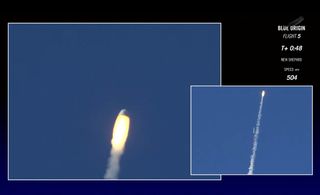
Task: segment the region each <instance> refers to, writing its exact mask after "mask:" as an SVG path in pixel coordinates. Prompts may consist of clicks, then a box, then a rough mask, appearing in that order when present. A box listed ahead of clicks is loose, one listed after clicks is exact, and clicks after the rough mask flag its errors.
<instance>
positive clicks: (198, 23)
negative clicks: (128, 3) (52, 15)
mask: <svg viewBox="0 0 320 195" xmlns="http://www.w3.org/2000/svg"><path fill="white" fill-rule="evenodd" d="M19 24H22V25H28V24H31V25H43V24H44V25H108V24H112V25H126V24H129V25H150V24H152V25H171V24H172V25H180V24H182V25H190V24H191V25H210V24H213V25H217V24H218V25H219V31H220V32H219V44H220V50H219V58H220V59H219V61H220V71H219V72H220V85H221V82H222V74H221V73H222V23H221V22H8V23H7V51H8V54H7V77H8V85H7V102H8V106H7V147H8V148H7V180H8V181H221V180H222V176H221V175H219V174H215V175H210V176H219V179H212V178H209V179H203V178H199V179H13V178H10V174H9V170H10V169H9V159H10V158H9V146H10V139H9V136H10V133H9V132H10V131H9V126H10V113H9V110H10V109H9V106H10V102H9V99H10V98H9V92H10V87H9V86H10V84H9V82H10V78H9V76H10V66H9V64H10V48H9V47H10V43H9V42H10V41H9V40H10V37H9V36H10V32H9V29H10V25H19ZM190 176H192V175H190Z"/></svg>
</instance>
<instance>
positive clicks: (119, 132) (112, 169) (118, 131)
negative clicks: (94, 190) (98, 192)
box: [104, 109, 130, 179]
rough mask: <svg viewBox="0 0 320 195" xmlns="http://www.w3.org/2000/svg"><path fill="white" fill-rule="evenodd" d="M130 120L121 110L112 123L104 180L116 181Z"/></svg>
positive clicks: (124, 111) (123, 110)
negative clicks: (110, 146) (109, 149)
mask: <svg viewBox="0 0 320 195" xmlns="http://www.w3.org/2000/svg"><path fill="white" fill-rule="evenodd" d="M129 127H130V118H129V115H128V113H127V111H126V110H125V109H122V110H121V111H120V113H119V114H118V116H117V119H116V121H115V123H114V127H113V134H112V140H111V145H112V149H111V152H110V158H109V162H108V166H107V170H106V173H105V175H104V178H105V179H117V178H118V174H119V170H120V158H121V156H122V154H123V152H124V148H125V144H126V140H127V137H128V133H129Z"/></svg>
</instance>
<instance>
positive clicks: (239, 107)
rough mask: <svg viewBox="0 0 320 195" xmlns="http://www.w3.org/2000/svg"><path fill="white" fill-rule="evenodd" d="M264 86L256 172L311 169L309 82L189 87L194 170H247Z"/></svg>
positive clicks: (310, 96) (273, 172)
mask: <svg viewBox="0 0 320 195" xmlns="http://www.w3.org/2000/svg"><path fill="white" fill-rule="evenodd" d="M262 90H265V91H266V95H265V97H264V105H263V110H262V119H261V126H260V134H259V140H258V149H257V153H256V162H255V170H254V173H255V174H310V173H312V167H311V165H312V161H311V160H312V158H311V157H312V107H311V106H312V101H311V100H312V89H311V87H193V88H192V173H194V174H204V173H213V174H219V173H221V174H247V173H248V167H249V160H250V155H251V149H252V144H253V128H254V127H255V124H256V120H257V115H258V109H259V102H260V98H261V91H262Z"/></svg>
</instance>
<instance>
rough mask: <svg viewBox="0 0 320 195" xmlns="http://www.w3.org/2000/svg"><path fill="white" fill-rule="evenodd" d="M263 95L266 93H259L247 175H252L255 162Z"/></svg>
mask: <svg viewBox="0 0 320 195" xmlns="http://www.w3.org/2000/svg"><path fill="white" fill-rule="evenodd" d="M265 93H266V92H265V91H264V90H263V91H262V92H261V100H260V106H259V112H258V118H257V123H256V127H255V129H254V136H253V146H252V154H251V157H250V166H249V172H248V175H252V174H253V170H254V163H255V160H256V152H257V147H258V138H259V130H260V121H261V117H262V114H261V113H262V106H263V97H264V96H265Z"/></svg>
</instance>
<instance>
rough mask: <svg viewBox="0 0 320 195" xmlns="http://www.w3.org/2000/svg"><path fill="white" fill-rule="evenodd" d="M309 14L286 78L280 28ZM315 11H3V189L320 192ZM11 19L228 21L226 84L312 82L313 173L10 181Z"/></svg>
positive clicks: (224, 57)
mask: <svg viewBox="0 0 320 195" xmlns="http://www.w3.org/2000/svg"><path fill="white" fill-rule="evenodd" d="M300 16H303V17H304V21H303V22H302V23H301V25H306V31H305V32H303V34H304V39H303V45H304V48H303V49H304V52H303V57H304V59H303V60H304V62H303V67H302V72H301V73H299V78H298V81H286V77H285V75H284V73H283V69H282V68H283V65H281V63H280V54H281V52H280V46H281V36H280V35H281V33H279V32H278V31H277V26H278V25H286V24H288V23H289V22H291V21H293V20H295V19H296V18H298V17H300ZM317 18H319V15H318V14H316V13H203V12H201V13H200V12H199V13H176V12H172V13H125V14H124V13H110V12H107V13H104V12H99V13H70V12H66V13H5V14H3V15H2V16H1V29H0V32H1V46H2V47H1V58H0V59H1V77H0V78H1V81H2V82H1V89H2V90H3V92H4V93H3V95H1V100H2V101H1V102H2V104H1V118H0V125H1V126H0V127H1V129H0V130H1V134H0V136H1V140H0V194H106V193H112V194H115V193H116V194H118V193H130V194H178V193H179V194H180V193H183V194H210V193H214V192H215V193H218V194H231V193H232V194H320V187H318V186H319V183H320V177H319V172H318V167H319V155H320V153H319V152H320V150H319V149H320V148H319V142H320V140H319V120H320V119H319V83H318V82H317V77H319V72H317V70H318V66H319V61H318V58H317V57H318V56H319V55H318V54H317V53H319V49H318V46H319V45H318V43H319V41H318V40H319V39H318V37H317V36H319V35H320V33H319V27H318V26H319V22H318V21H316V19H317ZM8 22H222V84H223V85H313V86H314V88H313V92H314V97H313V99H314V104H313V105H314V109H313V111H314V112H313V113H314V120H313V122H314V124H313V127H314V128H313V132H314V133H313V137H314V140H313V141H314V150H313V152H314V158H313V160H314V163H313V165H314V167H313V168H314V175H313V176H253V177H248V176H224V177H223V180H222V181H161V182H160V181H134V182H125V181H118V182H111V181H108V182H105V181H94V182H93V181H90V182H84V181H79V182H76V181H66V182H62V181H57V182H53V181H47V182H46V181H41V182H39V181H36V182H34V181H7V98H6V97H7V23H8Z"/></svg>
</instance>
